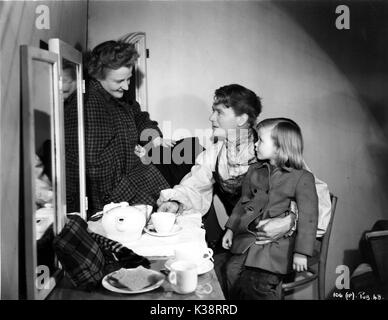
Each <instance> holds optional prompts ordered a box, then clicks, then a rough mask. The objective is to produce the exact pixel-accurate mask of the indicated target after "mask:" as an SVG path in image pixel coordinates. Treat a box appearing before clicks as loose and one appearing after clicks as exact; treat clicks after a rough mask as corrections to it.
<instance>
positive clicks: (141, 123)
mask: <svg viewBox="0 0 388 320" xmlns="http://www.w3.org/2000/svg"><path fill="white" fill-rule="evenodd" d="M131 108H132V111H133V115H134V117H135V123H136V128H137V131H138V132H139V138H140V144H141V145H144V144H146V143H147V142H149V141H151V140H153V139H155V138H156V137H158V136H160V137H163V134H162V131H161V130H160V129H159V127H158V123H157V122H156V121H153V120H151V119H150V115H149V113H148V112H145V111H141V108H140V105H139V103H138V102H136V101H133V102H132V105H131ZM147 129H148V130H147ZM144 130H146V131H144Z"/></svg>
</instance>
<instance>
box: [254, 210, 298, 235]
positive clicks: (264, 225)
mask: <svg viewBox="0 0 388 320" xmlns="http://www.w3.org/2000/svg"><path fill="white" fill-rule="evenodd" d="M294 222H295V215H293V214H289V215H287V216H285V217H283V218H272V219H266V220H262V221H260V222H259V224H258V225H257V226H256V230H257V232H256V239H257V240H275V239H279V238H281V237H283V236H285V235H286V234H287V233H289V231H290V229H291V228H292V227H293V226H294Z"/></svg>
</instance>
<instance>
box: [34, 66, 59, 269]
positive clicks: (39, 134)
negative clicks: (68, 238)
mask: <svg viewBox="0 0 388 320" xmlns="http://www.w3.org/2000/svg"><path fill="white" fill-rule="evenodd" d="M32 67H33V72H32V74H33V78H32V85H33V92H35V93H42V94H35V95H33V96H32V106H33V110H34V121H35V125H34V131H35V132H34V133H35V154H36V158H35V161H36V163H35V175H36V181H35V188H36V189H35V191H36V199H35V202H36V211H35V222H36V226H35V231H36V241H37V265H38V266H40V265H44V266H47V267H48V268H49V270H50V274H52V273H53V272H54V269H55V255H54V250H53V248H52V245H51V244H52V241H53V238H54V233H53V223H54V204H53V201H54V199H55V197H54V196H53V195H54V194H53V183H52V172H53V171H54V172H55V170H53V167H54V168H55V165H54V164H53V163H52V159H53V157H52V150H54V147H53V142H54V137H53V130H52V128H53V127H54V120H53V110H52V108H53V103H52V99H53V96H52V93H50V90H47V89H48V88H51V87H52V76H51V68H52V66H51V65H50V64H47V63H45V62H42V61H35V62H34V63H33V64H32ZM43 92H47V93H48V94H47V93H46V94H43Z"/></svg>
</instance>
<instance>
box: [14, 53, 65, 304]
mask: <svg viewBox="0 0 388 320" xmlns="http://www.w3.org/2000/svg"><path fill="white" fill-rule="evenodd" d="M21 71H22V73H21V74H22V112H21V114H22V137H23V139H22V165H23V171H22V179H23V186H24V188H23V191H22V201H23V206H22V207H23V208H24V219H23V223H24V228H25V234H24V237H25V241H24V245H25V272H26V283H25V284H26V298H27V299H44V298H45V297H46V296H47V295H48V294H49V293H50V292H51V290H52V289H53V288H54V286H55V284H56V281H57V280H58V278H59V276H60V275H61V271H62V270H61V267H60V264H59V263H58V261H57V259H56V257H55V254H54V250H53V248H52V245H51V244H52V240H53V238H54V237H55V235H56V234H58V233H59V232H60V230H61V229H62V227H63V224H64V216H65V213H66V211H65V208H66V204H65V201H64V170H63V169H64V161H63V160H62V159H61V153H62V151H63V144H64V143H63V134H61V129H60V128H61V123H62V122H63V113H62V112H61V110H60V108H59V101H60V100H59V86H58V79H59V59H58V55H57V54H55V53H51V52H48V51H46V50H42V49H38V48H33V47H28V46H21ZM62 127H63V125H62Z"/></svg>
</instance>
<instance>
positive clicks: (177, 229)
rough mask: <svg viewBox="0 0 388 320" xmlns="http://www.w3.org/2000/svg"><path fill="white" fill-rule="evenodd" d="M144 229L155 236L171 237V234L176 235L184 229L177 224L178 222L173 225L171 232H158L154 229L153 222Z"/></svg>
mask: <svg viewBox="0 0 388 320" xmlns="http://www.w3.org/2000/svg"><path fill="white" fill-rule="evenodd" d="M144 231H145V232H146V233H148V234H150V235H151V236H155V237H171V236H175V235H176V234H177V233H179V232H181V231H182V227H181V226H179V225H177V224H174V226H173V227H172V230H171V231H170V232H168V233H158V232H156V230H155V229H154V226H153V225H152V224H151V225H148V226H147V227H145V228H144Z"/></svg>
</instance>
